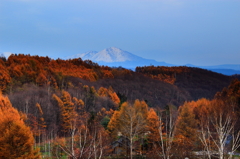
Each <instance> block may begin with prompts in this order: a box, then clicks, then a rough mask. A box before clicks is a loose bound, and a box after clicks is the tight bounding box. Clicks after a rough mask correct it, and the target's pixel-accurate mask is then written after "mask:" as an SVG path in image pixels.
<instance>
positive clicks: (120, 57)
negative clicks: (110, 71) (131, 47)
mask: <svg viewBox="0 0 240 159" xmlns="http://www.w3.org/2000/svg"><path fill="white" fill-rule="evenodd" d="M78 57H80V58H82V59H83V60H91V61H94V62H110V63H111V62H126V61H139V60H144V59H143V58H141V57H139V56H136V55H134V54H132V53H130V52H127V51H124V50H122V49H119V48H116V47H110V48H107V49H104V50H102V51H99V52H97V51H90V52H86V53H82V54H76V55H74V56H72V57H71V58H78Z"/></svg>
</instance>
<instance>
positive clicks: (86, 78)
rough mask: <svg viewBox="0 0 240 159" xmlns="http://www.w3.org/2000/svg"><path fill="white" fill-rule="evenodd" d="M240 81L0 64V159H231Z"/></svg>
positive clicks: (163, 71) (159, 69) (183, 71)
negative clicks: (186, 158)
mask: <svg viewBox="0 0 240 159" xmlns="http://www.w3.org/2000/svg"><path fill="white" fill-rule="evenodd" d="M239 79H240V76H239V75H234V76H225V75H222V74H218V73H215V72H211V71H208V70H204V69H200V68H193V67H185V66H181V67H163V66H145V67H137V68H136V69H135V70H134V71H132V70H128V69H125V68H122V67H108V66H99V65H98V64H97V63H94V62H92V61H90V60H85V61H83V60H82V59H81V58H76V59H69V60H62V59H56V60H54V59H51V58H49V57H39V56H30V55H23V54H18V55H17V54H15V55H11V56H10V57H9V58H8V59H6V58H4V57H1V58H0V158H1V159H40V158H49V159H67V158H70V159H88V158H89V159H101V158H102V159H111V158H116V159H117V158H119V159H125V158H131V159H132V158H136V159H137V158H139V159H140V158H149V159H155V158H156V159H183V158H185V157H188V158H193V159H196V158H202V159H205V158H206V159H214V158H219V159H228V158H229V159H230V158H234V157H235V158H236V157H238V152H239V151H240V124H239V123H240V81H239Z"/></svg>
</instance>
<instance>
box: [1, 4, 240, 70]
mask: <svg viewBox="0 0 240 159" xmlns="http://www.w3.org/2000/svg"><path fill="white" fill-rule="evenodd" d="M109 47H117V48H120V49H122V50H125V51H128V52H131V53H133V54H135V55H138V56H141V57H143V58H148V59H154V60H156V61H159V62H161V61H164V62H167V63H171V64H176V65H185V64H193V65H198V66H209V65H219V64H240V0H0V53H5V54H7V53H16V54H18V53H23V54H30V55H39V56H49V57H51V58H64V57H67V56H70V55H74V54H79V53H84V52H87V51H101V50H103V49H105V48H109Z"/></svg>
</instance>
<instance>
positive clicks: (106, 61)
mask: <svg viewBox="0 0 240 159" xmlns="http://www.w3.org/2000/svg"><path fill="white" fill-rule="evenodd" d="M78 57H80V58H82V59H83V60H91V61H93V62H97V63H98V64H100V65H107V66H110V67H118V66H122V67H125V68H128V69H133V70H134V69H135V68H136V67H137V66H149V65H160V66H173V65H172V64H168V63H165V62H158V61H155V60H151V59H145V58H142V57H139V56H137V55H134V54H132V53H130V52H128V51H124V50H122V49H119V48H116V47H110V48H107V49H104V50H102V51H99V52H97V51H90V52H86V53H82V54H76V55H73V56H69V57H67V58H78Z"/></svg>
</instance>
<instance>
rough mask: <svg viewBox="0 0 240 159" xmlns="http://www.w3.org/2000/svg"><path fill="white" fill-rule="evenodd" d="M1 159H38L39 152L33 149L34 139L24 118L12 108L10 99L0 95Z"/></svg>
mask: <svg viewBox="0 0 240 159" xmlns="http://www.w3.org/2000/svg"><path fill="white" fill-rule="evenodd" d="M0 117H1V118H0V158H2V159H16V158H17V159H25V158H27V159H38V158H40V155H39V154H38V150H34V149H33V144H34V138H33V134H32V132H31V131H30V128H29V127H28V126H26V125H25V123H24V121H23V116H21V115H20V114H19V112H18V111H17V110H16V109H15V108H13V107H12V104H11V102H10V101H9V99H8V97H5V96H3V95H2V94H0Z"/></svg>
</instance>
